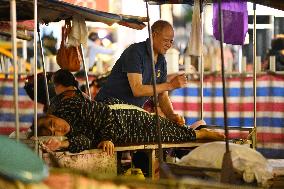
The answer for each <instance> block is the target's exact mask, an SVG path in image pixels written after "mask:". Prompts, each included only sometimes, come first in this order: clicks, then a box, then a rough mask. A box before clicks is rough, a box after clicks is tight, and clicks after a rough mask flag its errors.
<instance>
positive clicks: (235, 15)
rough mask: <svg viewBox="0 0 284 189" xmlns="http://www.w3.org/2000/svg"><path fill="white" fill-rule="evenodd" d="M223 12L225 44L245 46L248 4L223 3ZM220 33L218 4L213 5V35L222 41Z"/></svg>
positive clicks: (241, 1) (236, 1)
mask: <svg viewBox="0 0 284 189" xmlns="http://www.w3.org/2000/svg"><path fill="white" fill-rule="evenodd" d="M221 11H222V13H223V32H224V43H227V44H232V45H243V44H244V41H245V36H246V33H247V31H248V11H247V2H246V1H244V0H235V1H232V2H223V3H222V5H221ZM220 33H221V31H219V9H218V3H213V35H214V37H215V38H216V39H217V40H220Z"/></svg>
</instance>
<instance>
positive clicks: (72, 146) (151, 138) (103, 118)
mask: <svg viewBox="0 0 284 189" xmlns="http://www.w3.org/2000/svg"><path fill="white" fill-rule="evenodd" d="M53 82H54V85H55V91H56V94H57V96H56V97H54V99H52V102H51V106H50V108H49V110H48V113H49V114H52V115H47V116H44V117H42V118H39V119H38V129H39V132H38V134H39V135H55V136H62V135H65V136H66V137H67V140H66V141H63V142H60V141H56V140H55V139H53V140H50V141H47V142H46V145H47V147H49V148H50V149H51V150H57V149H58V148H66V149H67V150H69V151H70V152H74V153H76V152H80V151H83V150H87V149H92V148H97V147H98V148H103V150H104V151H107V152H108V153H109V154H113V152H114V144H115V145H126V144H127V145H131V144H132V145H133V144H141V143H143V144H145V143H155V142H157V138H158V137H157V133H158V132H157V127H156V122H155V116H154V115H151V114H149V113H148V112H146V111H145V110H143V109H141V108H139V107H136V106H133V105H127V104H115V105H106V104H103V103H99V102H96V101H92V100H89V99H88V98H86V96H85V95H84V94H83V93H82V92H81V91H79V90H78V83H77V81H76V79H75V77H74V76H73V75H72V74H71V73H70V72H68V71H65V70H59V71H57V72H55V73H54V75H53ZM159 120H160V129H161V140H162V142H164V143H180V142H189V141H194V140H196V139H213V140H223V139H224V135H223V134H221V133H217V132H215V131H212V130H208V129H201V130H198V131H197V130H193V129H191V128H189V127H188V126H186V125H179V124H178V123H175V122H172V121H170V120H168V119H166V118H163V117H159Z"/></svg>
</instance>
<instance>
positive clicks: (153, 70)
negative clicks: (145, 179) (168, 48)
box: [145, 1, 163, 173]
mask: <svg viewBox="0 0 284 189" xmlns="http://www.w3.org/2000/svg"><path fill="white" fill-rule="evenodd" d="M145 3H146V9H147V20H148V21H147V22H148V33H149V39H150V43H151V60H152V81H153V83H152V84H153V92H154V108H155V121H156V124H157V137H158V138H157V139H158V140H157V141H158V153H159V168H160V171H162V169H161V168H162V167H161V166H162V164H163V150H162V140H161V128H160V121H159V116H158V108H157V101H158V99H157V90H156V72H155V63H154V50H153V38H152V31H151V27H150V17H149V7H148V2H147V1H146V2H145ZM160 173H161V172H160Z"/></svg>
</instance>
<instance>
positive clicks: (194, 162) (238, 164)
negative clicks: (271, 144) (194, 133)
mask: <svg viewBox="0 0 284 189" xmlns="http://www.w3.org/2000/svg"><path fill="white" fill-rule="evenodd" d="M225 151H226V149H225V142H211V143H206V144H204V145H201V146H199V147H197V148H195V149H194V150H192V151H191V152H190V153H189V154H187V155H186V156H184V157H182V159H181V160H180V161H179V162H178V164H180V165H189V166H195V167H208V168H222V161H223V156H224V153H225ZM230 151H231V156H232V162H233V167H234V169H235V170H236V171H238V173H240V174H242V175H243V179H244V181H245V182H249V183H250V182H253V181H254V180H255V179H256V180H257V182H258V183H261V184H262V186H267V184H268V183H267V181H268V180H269V179H271V178H273V174H272V167H271V166H270V165H269V163H268V162H267V160H266V159H265V157H263V156H262V155H261V154H260V153H259V152H257V151H256V150H253V149H251V148H249V147H247V146H244V145H239V144H230ZM210 176H213V177H215V176H216V175H210ZM217 179H218V178H217Z"/></svg>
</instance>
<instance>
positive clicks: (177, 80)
mask: <svg viewBox="0 0 284 189" xmlns="http://www.w3.org/2000/svg"><path fill="white" fill-rule="evenodd" d="M169 83H170V85H171V86H172V88H173V89H177V88H182V87H185V85H186V83H187V78H186V76H185V74H181V75H177V76H175V77H174V78H173V79H171V80H170V82H169Z"/></svg>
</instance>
